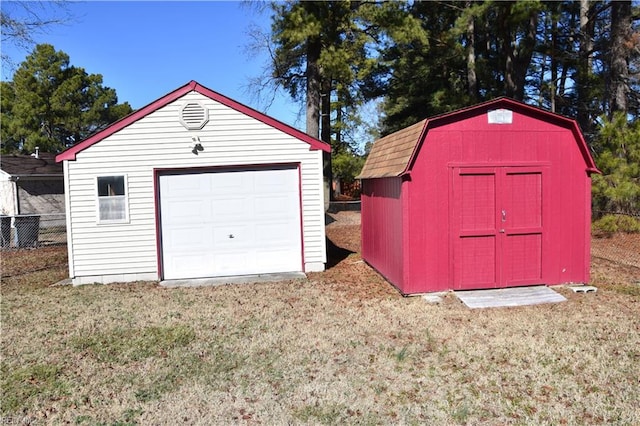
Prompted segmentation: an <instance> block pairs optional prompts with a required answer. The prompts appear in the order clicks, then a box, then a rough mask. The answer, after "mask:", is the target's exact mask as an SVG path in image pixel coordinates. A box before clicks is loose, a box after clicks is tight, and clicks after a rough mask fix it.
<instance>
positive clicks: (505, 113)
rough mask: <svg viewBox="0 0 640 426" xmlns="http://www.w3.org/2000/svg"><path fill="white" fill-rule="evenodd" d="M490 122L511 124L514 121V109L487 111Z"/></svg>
mask: <svg viewBox="0 0 640 426" xmlns="http://www.w3.org/2000/svg"><path fill="white" fill-rule="evenodd" d="M487 118H488V121H489V124H511V123H513V111H511V110H508V109H503V108H501V109H494V110H493V111H489V112H488V113H487Z"/></svg>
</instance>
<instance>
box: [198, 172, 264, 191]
mask: <svg viewBox="0 0 640 426" xmlns="http://www.w3.org/2000/svg"><path fill="white" fill-rule="evenodd" d="M250 173H251V172H220V173H209V174H208V177H209V179H210V181H211V185H212V186H213V187H214V193H215V194H217V195H223V194H231V195H236V194H243V193H252V192H253V185H252V182H251V181H250V179H251V177H252V176H250Z"/></svg>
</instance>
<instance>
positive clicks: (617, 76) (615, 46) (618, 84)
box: [609, 0, 632, 118]
mask: <svg viewBox="0 0 640 426" xmlns="http://www.w3.org/2000/svg"><path fill="white" fill-rule="evenodd" d="M631 32H632V31H631V0H626V1H622V0H620V1H613V2H611V47H610V50H609V54H610V55H611V59H610V61H611V62H610V63H611V65H610V72H611V76H610V79H609V81H610V88H609V118H612V117H613V114H614V113H615V112H618V111H622V112H624V113H626V112H627V95H628V93H629V81H628V78H629V48H628V47H627V46H628V43H629V40H630V37H631Z"/></svg>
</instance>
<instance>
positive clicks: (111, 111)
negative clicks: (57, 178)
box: [2, 44, 132, 152]
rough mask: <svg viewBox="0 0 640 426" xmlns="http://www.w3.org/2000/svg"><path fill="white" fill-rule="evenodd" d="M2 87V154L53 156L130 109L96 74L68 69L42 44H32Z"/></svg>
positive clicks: (64, 61) (65, 58) (62, 58)
mask: <svg viewBox="0 0 640 426" xmlns="http://www.w3.org/2000/svg"><path fill="white" fill-rule="evenodd" d="M2 89H3V105H2V106H3V116H2V119H3V123H2V127H3V136H4V135H6V137H7V139H5V138H4V137H3V142H2V151H3V152H10V151H15V150H16V149H17V150H22V151H25V152H31V151H33V150H34V148H35V147H36V146H38V147H39V148H40V150H41V151H44V152H59V151H61V150H63V149H64V148H66V147H69V146H71V145H73V144H75V143H77V142H79V141H81V140H82V139H85V138H86V137H88V136H89V135H91V134H92V133H94V132H96V131H98V130H100V129H102V128H104V127H106V126H107V125H109V124H110V123H112V122H114V121H116V120H118V119H119V118H121V117H123V116H125V115H127V114H129V113H130V112H131V111H132V109H131V107H130V106H129V104H128V103H124V104H118V98H117V96H116V92H115V90H113V89H111V88H108V87H104V86H103V85H102V76H101V75H99V74H87V72H86V71H85V70H84V69H83V68H79V67H75V66H72V65H70V63H69V56H68V55H67V54H65V53H64V52H60V51H56V50H55V49H54V48H53V46H51V45H48V44H40V45H37V46H36V48H35V49H34V51H33V52H32V53H31V55H29V56H28V57H27V58H26V59H25V61H24V62H23V63H22V64H21V65H20V67H19V68H18V70H17V71H16V72H15V74H14V76H13V81H12V82H10V83H7V84H3V86H2ZM5 92H6V93H5ZM5 141H6V143H5Z"/></svg>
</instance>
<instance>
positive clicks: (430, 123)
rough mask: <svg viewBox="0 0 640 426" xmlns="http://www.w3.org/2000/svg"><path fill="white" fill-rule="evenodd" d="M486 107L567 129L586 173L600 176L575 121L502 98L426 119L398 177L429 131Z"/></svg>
mask: <svg viewBox="0 0 640 426" xmlns="http://www.w3.org/2000/svg"><path fill="white" fill-rule="evenodd" d="M488 107H495V108H502V107H511V108H514V109H517V110H518V109H519V110H521V111H523V110H526V111H527V112H529V113H530V114H529V115H532V116H538V117H539V118H540V119H542V120H544V121H549V122H552V123H556V124H558V125H560V126H563V127H565V128H567V127H568V128H569V129H570V130H571V132H572V133H573V135H574V137H575V138H576V140H577V142H578V148H579V149H580V152H581V153H582V157H583V158H584V161H585V165H586V166H587V168H586V172H587V173H589V174H591V173H598V174H602V172H601V171H600V170H598V168H597V167H596V164H595V162H594V161H593V157H592V156H591V153H590V152H589V148H588V146H587V142H586V141H585V139H584V136H583V135H582V132H581V131H580V127H579V126H578V123H577V122H576V120H574V119H572V118H569V117H565V116H563V115H560V114H556V113H554V112H550V111H546V110H543V109H541V108H537V107H534V106H531V105H527V104H525V103H524V102H520V101H516V100H515V99H511V98H507V97H505V96H502V97H499V98H496V99H492V100H490V101H486V102H482V103H479V104H476V105H472V106H470V107H467V108H462V109H458V110H455V111H451V112H447V113H444V114H441V115H436V116H434V117H431V118H429V119H427V122H426V123H425V124H424V129H423V130H422V133H420V139H419V140H418V143H417V144H416V147H415V148H414V150H413V153H412V154H411V158H410V159H409V161H408V162H407V167H406V168H405V170H404V171H403V172H402V173H400V175H399V176H404V175H407V174H409V173H410V171H411V168H412V167H413V164H414V163H415V160H416V157H417V155H418V152H420V149H421V147H422V144H423V143H424V141H425V139H426V136H427V133H428V132H429V129H431V128H434V127H438V126H442V125H444V124H446V123H449V122H451V121H454V120H456V119H457V118H456V117H457V116H465V115H467V114H470V115H474V113H477V112H478V111H485V110H486V111H488Z"/></svg>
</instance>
